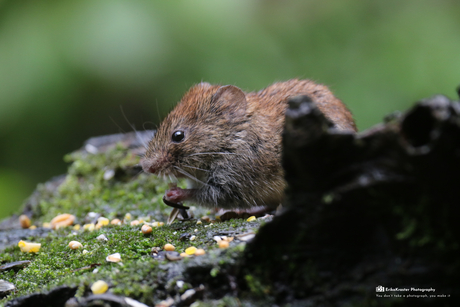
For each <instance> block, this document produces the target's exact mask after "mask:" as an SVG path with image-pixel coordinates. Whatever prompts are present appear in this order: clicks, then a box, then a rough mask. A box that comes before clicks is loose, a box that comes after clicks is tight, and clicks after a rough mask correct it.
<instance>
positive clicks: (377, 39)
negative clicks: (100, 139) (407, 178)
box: [0, 0, 460, 218]
mask: <svg viewBox="0 0 460 307" xmlns="http://www.w3.org/2000/svg"><path fill="white" fill-rule="evenodd" d="M459 16H460V2H459V1H457V0H432V1H428V0H405V1H397V0H386V1H376V0H374V1H362V0H322V1H275V0H272V1H255V0H219V1H216V0H208V1H204V0H190V1H132V0H131V1H125V0H79V1H51V0H49V1H36V0H34V1H27V0H22V1H17V0H10V1H5V0H4V1H0V218H1V217H4V216H7V215H9V214H11V213H13V212H16V211H17V210H18V208H19V207H20V206H21V204H22V203H23V201H24V199H25V198H26V197H27V196H28V195H30V193H31V192H32V191H33V189H34V188H35V186H36V185H37V183H39V182H44V181H46V180H48V179H49V178H50V177H52V176H55V175H59V174H62V173H64V172H65V171H66V167H67V166H66V164H65V163H64V162H63V159H62V157H63V155H64V154H66V153H68V152H71V151H73V150H75V149H77V148H79V147H80V146H81V145H82V143H83V141H84V140H86V139H87V138H89V137H92V136H96V135H103V134H111V133H118V132H126V131H132V128H131V127H130V125H129V123H132V124H133V125H134V126H135V127H136V129H143V128H144V127H145V128H153V127H154V124H155V123H157V122H158V120H159V118H161V117H163V116H164V115H165V114H167V112H168V110H169V109H171V107H172V106H173V105H174V104H175V103H176V102H177V101H178V100H179V99H180V97H181V96H182V94H183V93H184V92H185V91H186V90H187V89H188V88H189V87H190V86H192V85H193V84H195V83H198V82H200V81H201V80H204V81H208V82H211V83H220V84H234V85H237V86H239V87H241V88H242V89H244V90H247V91H252V90H258V89H261V88H263V87H265V86H267V85H269V84H271V83H273V82H274V81H282V80H287V79H290V78H296V77H297V78H310V79H313V80H316V81H318V82H320V83H324V84H326V85H329V86H330V87H331V88H332V90H333V91H334V92H335V94H336V95H337V96H338V97H339V98H341V99H342V100H343V101H344V102H345V103H347V104H348V106H349V107H350V108H351V110H352V111H353V113H354V115H355V117H356V120H357V122H358V126H359V128H360V129H361V130H362V129H366V128H368V127H370V126H372V125H374V124H376V123H378V122H380V121H381V119H382V117H383V116H384V115H385V114H387V113H389V112H392V111H394V110H404V109H406V108H408V107H409V106H410V105H412V103H413V102H415V101H416V100H418V99H420V98H423V97H426V96H431V95H432V94H435V93H444V94H447V95H448V96H450V97H451V98H454V97H456V95H455V87H456V86H457V85H458V84H460V18H459ZM121 109H122V110H123V111H122V110H121ZM123 112H124V113H125V114H126V117H127V120H126V119H125V118H124V116H123ZM128 122H129V123H128Z"/></svg>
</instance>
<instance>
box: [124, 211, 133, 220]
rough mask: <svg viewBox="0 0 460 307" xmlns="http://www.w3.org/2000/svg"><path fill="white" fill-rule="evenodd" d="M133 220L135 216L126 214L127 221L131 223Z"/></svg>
mask: <svg viewBox="0 0 460 307" xmlns="http://www.w3.org/2000/svg"><path fill="white" fill-rule="evenodd" d="M132 218H133V216H132V215H131V213H126V214H125V220H127V221H130V220H131V219H132Z"/></svg>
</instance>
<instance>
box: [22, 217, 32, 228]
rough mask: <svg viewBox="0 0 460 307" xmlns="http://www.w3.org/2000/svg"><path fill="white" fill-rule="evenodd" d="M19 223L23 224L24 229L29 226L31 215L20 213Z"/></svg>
mask: <svg viewBox="0 0 460 307" xmlns="http://www.w3.org/2000/svg"><path fill="white" fill-rule="evenodd" d="M19 224H21V227H22V228H24V229H26V228H29V227H30V224H31V222H30V219H29V217H28V216H27V215H25V214H22V215H20V216H19Z"/></svg>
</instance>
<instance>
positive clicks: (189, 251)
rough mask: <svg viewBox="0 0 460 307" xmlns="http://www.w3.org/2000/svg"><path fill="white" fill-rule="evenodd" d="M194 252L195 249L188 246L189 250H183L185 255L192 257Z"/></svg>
mask: <svg viewBox="0 0 460 307" xmlns="http://www.w3.org/2000/svg"><path fill="white" fill-rule="evenodd" d="M195 252H196V247H195V246H190V247H189V248H187V249H186V250H185V253H186V254H187V255H194V254H195Z"/></svg>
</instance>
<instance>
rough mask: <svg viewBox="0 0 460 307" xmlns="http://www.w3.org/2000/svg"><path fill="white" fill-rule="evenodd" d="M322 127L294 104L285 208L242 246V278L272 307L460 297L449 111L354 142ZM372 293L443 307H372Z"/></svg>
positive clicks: (433, 105) (410, 117) (454, 130)
mask: <svg viewBox="0 0 460 307" xmlns="http://www.w3.org/2000/svg"><path fill="white" fill-rule="evenodd" d="M330 127H331V124H330V123H329V122H328V120H327V119H326V118H325V117H324V116H323V115H322V114H321V113H320V112H319V111H318V110H317V109H316V108H315V107H314V105H313V104H312V103H311V101H310V100H309V98H308V97H297V98H296V99H293V101H292V102H291V105H290V108H289V111H288V112H287V120H286V129H285V133H284V140H283V142H284V158H283V163H284V167H285V170H286V178H287V181H288V184H289V191H288V193H287V201H286V203H287V208H286V210H285V212H284V213H283V214H282V215H280V216H278V217H277V218H275V219H274V220H273V222H272V223H270V224H267V225H266V226H265V227H262V228H261V229H260V232H259V234H258V235H257V237H256V238H255V241H254V242H253V244H251V245H250V246H248V248H247V252H246V261H247V263H246V265H247V267H251V271H253V272H257V273H253V274H254V275H256V276H257V277H258V278H259V279H260V280H265V284H268V285H269V287H270V289H271V290H272V291H274V292H276V293H277V297H278V300H279V301H285V300H286V299H288V300H289V299H293V298H303V299H302V300H303V302H304V303H305V304H306V305H309V306H310V305H311V306H341V305H344V304H346V303H351V304H354V305H359V306H369V305H371V302H373V303H374V304H375V303H377V304H382V305H388V306H390V305H391V306H399V305H400V306H409V305H411V306H412V305H413V306H421V305H432V304H436V305H438V306H444V305H449V304H451V302H452V299H453V298H456V299H458V295H459V294H460V293H459V289H460V288H459V286H460V278H459V275H460V274H459V264H460V260H459V258H458V252H459V239H460V228H459V227H457V223H458V217H459V206H458V192H457V191H458V182H459V179H460V159H459V155H460V106H459V103H458V102H452V101H449V99H447V98H446V97H444V96H436V97H433V98H431V99H427V100H424V101H422V102H420V103H419V104H417V105H416V106H415V107H414V108H413V109H411V110H410V111H409V112H407V113H406V114H405V115H403V116H399V117H397V118H393V119H392V120H391V121H390V122H388V123H386V124H385V125H381V126H377V127H375V128H374V129H371V130H369V131H367V132H364V133H361V134H358V135H353V134H344V133H340V132H338V131H335V130H333V129H330ZM267 280H268V282H267ZM379 285H382V286H384V287H392V288H396V287H399V288H411V287H414V288H434V289H435V290H436V291H435V294H446V295H450V298H446V299H440V298H433V299H429V298H427V299H415V300H411V299H405V298H386V299H384V298H382V299H378V298H376V287H377V286H379ZM377 294H379V293H377ZM386 294H391V292H390V293H389V292H387V293H386ZM393 294H408V293H401V292H393ZM411 294H414V292H411ZM415 294H416V293H415ZM419 294H426V292H425V293H419Z"/></svg>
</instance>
